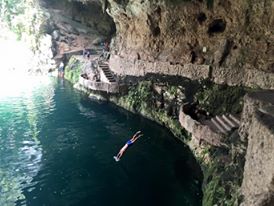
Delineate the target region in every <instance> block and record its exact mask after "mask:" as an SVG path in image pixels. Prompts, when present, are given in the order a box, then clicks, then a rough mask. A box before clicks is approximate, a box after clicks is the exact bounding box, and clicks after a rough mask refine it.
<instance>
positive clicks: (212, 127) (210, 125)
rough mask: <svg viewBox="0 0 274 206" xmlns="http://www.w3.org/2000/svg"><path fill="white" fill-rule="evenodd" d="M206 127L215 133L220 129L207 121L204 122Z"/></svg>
mask: <svg viewBox="0 0 274 206" xmlns="http://www.w3.org/2000/svg"><path fill="white" fill-rule="evenodd" d="M202 123H203V124H204V125H207V126H209V128H210V129H211V130H213V131H214V132H218V131H219V129H218V128H217V127H216V126H215V124H214V123H213V122H212V121H211V120H205V121H204V122H202Z"/></svg>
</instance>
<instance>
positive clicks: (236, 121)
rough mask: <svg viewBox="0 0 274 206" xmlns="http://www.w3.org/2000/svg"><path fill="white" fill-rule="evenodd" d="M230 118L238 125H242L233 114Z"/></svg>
mask: <svg viewBox="0 0 274 206" xmlns="http://www.w3.org/2000/svg"><path fill="white" fill-rule="evenodd" d="M229 118H230V119H232V120H233V121H234V122H235V123H236V124H237V125H240V124H241V122H240V120H239V119H238V118H237V117H235V116H234V115H232V114H229Z"/></svg>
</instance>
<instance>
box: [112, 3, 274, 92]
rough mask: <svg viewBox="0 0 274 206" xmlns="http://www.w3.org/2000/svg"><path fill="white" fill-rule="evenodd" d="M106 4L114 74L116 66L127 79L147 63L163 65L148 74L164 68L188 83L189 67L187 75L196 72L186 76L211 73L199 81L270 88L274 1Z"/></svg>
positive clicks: (271, 84) (271, 83) (201, 76)
mask: <svg viewBox="0 0 274 206" xmlns="http://www.w3.org/2000/svg"><path fill="white" fill-rule="evenodd" d="M108 2H109V4H108V12H109V14H110V15H111V16H112V17H113V19H114V22H115V24H116V27H117V36H116V39H115V41H114V42H113V45H112V46H113V47H112V48H113V54H115V55H116V57H115V58H113V61H112V62H113V67H112V68H113V69H114V70H115V69H117V65H118V67H119V69H118V70H119V71H123V72H126V74H131V75H136V74H138V75H142V74H143V73H144V72H143V68H144V67H149V66H150V64H151V63H152V62H156V63H157V62H159V64H160V63H162V62H164V63H163V67H161V65H159V66H158V65H157V66H156V68H155V69H154V70H155V71H154V70H153V71H152V72H153V73H154V72H157V71H162V70H163V69H166V71H168V72H169V73H170V74H171V75H174V74H177V73H179V74H180V75H182V76H187V77H190V78H191V77H192V75H190V74H189V71H187V72H186V73H185V72H184V70H185V68H186V67H189V66H188V65H189V64H193V65H195V66H190V67H189V70H196V71H192V72H190V73H197V72H198V73H199V69H200V66H197V65H208V66H211V68H212V70H210V71H207V72H206V73H201V74H200V76H199V78H211V79H212V80H213V81H214V82H216V83H227V84H230V85H246V86H259V87H262V88H274V83H273V82H274V81H273V79H274V75H273V72H274V59H273V54H274V41H273V40H274V32H273V31H274V1H273V0H264V1H257V0H243V1H223V0H214V1H203V0H199V1H198V0H196V1H195V0H193V1H183V0H181V1H180V0H173V1H171V0H170V1H167V0H166V1H165V0H160V1H156V0H128V1H114V0H109V1H108ZM117 56H118V57H119V58H118V57H117ZM121 62H122V63H121ZM124 62H132V64H131V65H130V66H129V65H125V64H123V63H124ZM174 65H176V66H174ZM119 71H117V73H119V74H122V73H121V72H119ZM149 72H150V71H149ZM165 73H166V72H165ZM193 76H194V78H195V77H196V76H195V75H193Z"/></svg>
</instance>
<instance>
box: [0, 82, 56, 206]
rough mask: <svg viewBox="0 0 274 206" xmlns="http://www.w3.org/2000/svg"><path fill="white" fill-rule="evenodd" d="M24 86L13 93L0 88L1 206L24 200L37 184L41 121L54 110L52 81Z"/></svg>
mask: <svg viewBox="0 0 274 206" xmlns="http://www.w3.org/2000/svg"><path fill="white" fill-rule="evenodd" d="M37 79H38V80H37ZM32 80H33V81H32ZM20 83H22V84H21V85H16V86H14V87H12V88H11V89H10V90H9V88H7V87H6V85H5V87H6V88H5V87H4V86H3V85H0V86H1V87H2V88H3V87H4V88H5V92H4V93H1V94H0V97H1V98H0V125H1V128H0V193H1V195H0V205H15V203H16V201H24V200H25V197H24V194H23V193H22V191H23V189H24V188H27V187H28V188H30V190H31V187H32V185H34V184H35V183H33V182H32V180H33V177H34V176H36V175H37V173H38V171H39V169H40V167H41V159H42V147H41V145H40V140H39V138H38V135H39V126H41V125H39V121H41V119H43V118H46V116H47V115H48V114H49V112H52V111H53V110H54V101H53V97H54V87H49V86H48V85H49V83H50V82H49V81H48V79H44V80H43V81H42V79H39V78H36V79H35V80H34V79H30V78H29V79H28V80H27V81H26V82H20ZM41 83H43V84H41ZM1 91H2V90H1ZM3 91H4V90H3ZM41 109H42V111H41ZM22 203H23V202H22Z"/></svg>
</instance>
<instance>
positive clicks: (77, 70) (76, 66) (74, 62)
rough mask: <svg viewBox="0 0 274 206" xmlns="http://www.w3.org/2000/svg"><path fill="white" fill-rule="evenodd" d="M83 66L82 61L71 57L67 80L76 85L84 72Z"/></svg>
mask: <svg viewBox="0 0 274 206" xmlns="http://www.w3.org/2000/svg"><path fill="white" fill-rule="evenodd" d="M82 67H83V64H82V63H81V61H80V60H78V59H77V58H75V57H73V56H72V57H71V58H70V59H69V62H68V64H67V66H66V68H65V76H64V77H65V79H67V80H68V81H70V82H71V83H72V84H76V83H77V82H78V81H79V77H80V75H81V72H82Z"/></svg>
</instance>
